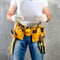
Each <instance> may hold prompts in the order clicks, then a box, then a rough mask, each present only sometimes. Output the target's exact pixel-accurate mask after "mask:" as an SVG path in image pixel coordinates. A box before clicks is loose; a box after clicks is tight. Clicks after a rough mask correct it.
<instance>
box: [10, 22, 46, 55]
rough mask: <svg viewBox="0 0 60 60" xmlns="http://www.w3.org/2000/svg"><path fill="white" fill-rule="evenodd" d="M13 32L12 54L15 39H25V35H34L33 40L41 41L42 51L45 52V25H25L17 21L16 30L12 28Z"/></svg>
mask: <svg viewBox="0 0 60 60" xmlns="http://www.w3.org/2000/svg"><path fill="white" fill-rule="evenodd" d="M11 33H12V44H11V48H10V54H12V52H13V50H14V49H13V47H14V45H15V39H14V38H17V39H19V40H23V38H24V36H25V35H26V36H32V42H39V44H40V46H41V47H40V46H39V49H40V52H41V53H45V46H44V36H45V30H44V26H42V25H37V27H25V26H22V25H21V24H18V23H16V25H15V29H14V31H12V30H11Z"/></svg>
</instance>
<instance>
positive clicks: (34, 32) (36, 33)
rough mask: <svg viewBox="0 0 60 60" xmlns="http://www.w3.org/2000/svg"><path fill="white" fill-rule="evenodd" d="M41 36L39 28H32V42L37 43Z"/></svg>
mask: <svg viewBox="0 0 60 60" xmlns="http://www.w3.org/2000/svg"><path fill="white" fill-rule="evenodd" d="M40 34H41V29H40V28H37V29H36V27H35V28H33V29H32V42H38V41H39V36H40Z"/></svg>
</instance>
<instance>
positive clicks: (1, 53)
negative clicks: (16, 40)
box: [0, 0, 60, 60]
mask: <svg viewBox="0 0 60 60" xmlns="http://www.w3.org/2000/svg"><path fill="white" fill-rule="evenodd" d="M9 2H10V0H0V60H11V56H10V55H9V45H10V43H11V33H10V30H11V29H13V23H11V22H9V21H8V20H7V19H6V13H7V11H8V7H9ZM48 3H49V8H50V12H51V21H50V22H48V23H46V24H45V29H46V38H45V45H46V54H45V58H44V59H45V60H60V0H48ZM25 60H31V58H30V53H29V49H27V52H26V55H25Z"/></svg>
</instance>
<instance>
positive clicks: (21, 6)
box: [10, 0, 48, 20]
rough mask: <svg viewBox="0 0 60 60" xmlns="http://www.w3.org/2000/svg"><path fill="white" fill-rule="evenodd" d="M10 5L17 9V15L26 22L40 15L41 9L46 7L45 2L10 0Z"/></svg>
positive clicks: (37, 0)
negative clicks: (22, 17)
mask: <svg viewBox="0 0 60 60" xmlns="http://www.w3.org/2000/svg"><path fill="white" fill-rule="evenodd" d="M10 5H15V6H16V7H17V14H18V15H21V16H24V18H25V19H26V20H32V19H33V18H34V17H35V16H37V15H40V14H42V9H43V7H46V6H48V3H47V0H11V2H10Z"/></svg>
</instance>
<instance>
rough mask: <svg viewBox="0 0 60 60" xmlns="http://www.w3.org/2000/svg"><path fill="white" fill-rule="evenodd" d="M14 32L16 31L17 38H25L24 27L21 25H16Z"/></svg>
mask: <svg viewBox="0 0 60 60" xmlns="http://www.w3.org/2000/svg"><path fill="white" fill-rule="evenodd" d="M14 32H15V38H18V39H20V40H23V38H24V32H23V31H22V28H21V27H20V26H18V25H16V28H15V29H14Z"/></svg>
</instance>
